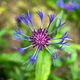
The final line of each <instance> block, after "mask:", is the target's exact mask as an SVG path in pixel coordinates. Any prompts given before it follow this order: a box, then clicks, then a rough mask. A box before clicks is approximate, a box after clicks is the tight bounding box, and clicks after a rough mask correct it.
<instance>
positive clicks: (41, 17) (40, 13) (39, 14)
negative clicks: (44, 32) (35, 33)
mask: <svg viewBox="0 0 80 80" xmlns="http://www.w3.org/2000/svg"><path fill="white" fill-rule="evenodd" d="M37 14H38V16H39V17H40V19H41V22H42V20H43V13H42V12H41V11H38V12H37Z"/></svg>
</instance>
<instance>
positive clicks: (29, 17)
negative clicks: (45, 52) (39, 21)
mask: <svg viewBox="0 0 80 80" xmlns="http://www.w3.org/2000/svg"><path fill="white" fill-rule="evenodd" d="M27 19H28V21H29V22H30V23H31V24H32V26H33V23H32V17H31V14H30V12H29V11H28V14H27Z"/></svg>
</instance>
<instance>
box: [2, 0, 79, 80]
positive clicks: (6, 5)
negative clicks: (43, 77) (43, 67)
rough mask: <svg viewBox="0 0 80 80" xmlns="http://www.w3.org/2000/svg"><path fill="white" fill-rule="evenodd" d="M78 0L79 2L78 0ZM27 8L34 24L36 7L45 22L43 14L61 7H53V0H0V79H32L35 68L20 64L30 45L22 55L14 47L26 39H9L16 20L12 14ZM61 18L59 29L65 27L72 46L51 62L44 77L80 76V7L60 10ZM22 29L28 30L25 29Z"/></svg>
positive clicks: (53, 79) (69, 78) (50, 79)
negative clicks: (62, 24) (58, 59)
mask: <svg viewBox="0 0 80 80" xmlns="http://www.w3.org/2000/svg"><path fill="white" fill-rule="evenodd" d="M66 1H67V0H65V2H66ZM78 2H79V4H80V1H78ZM28 10H30V12H31V14H32V16H33V20H34V23H35V25H36V26H38V25H39V17H38V16H37V15H36V11H38V10H41V11H43V12H44V13H45V14H46V15H45V20H44V22H45V25H46V24H47V23H48V17H47V15H48V14H50V13H54V14H55V16H56V15H57V14H58V13H60V11H61V10H62V9H60V8H58V7H57V5H56V0H0V80H35V68H33V69H31V70H29V68H28V69H27V68H26V66H27V64H25V65H23V64H22V63H23V62H24V61H25V60H27V59H28V56H29V54H30V53H31V50H32V49H31V50H26V51H25V52H24V54H22V55H21V54H19V53H18V51H17V50H16V47H20V46H26V45H27V44H29V43H27V42H25V41H23V42H22V41H16V40H14V39H13V33H14V30H15V29H16V24H17V23H16V21H15V18H16V16H18V15H21V14H22V13H27V12H28ZM63 21H66V24H65V25H64V26H65V28H64V29H63V32H64V31H66V30H68V31H69V37H70V38H72V41H70V42H69V43H70V46H71V47H72V50H71V51H70V52H71V53H70V54H69V53H68V55H66V57H60V58H61V59H60V61H56V62H55V64H53V65H52V66H51V71H50V74H49V76H48V80H80V9H79V10H76V11H66V10H64V16H63ZM36 28H38V27H36ZM23 30H24V32H26V31H27V33H29V32H28V29H27V30H25V28H23ZM32 53H33V51H32ZM60 53H61V52H60ZM32 67H33V66H32ZM45 73H46V72H45Z"/></svg>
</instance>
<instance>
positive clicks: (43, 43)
mask: <svg viewBox="0 0 80 80" xmlns="http://www.w3.org/2000/svg"><path fill="white" fill-rule="evenodd" d="M37 15H38V16H39V18H40V21H41V23H42V22H43V18H44V14H43V12H41V11H38V12H37ZM48 17H49V24H48V26H47V28H44V27H43V26H42V25H40V26H41V27H40V28H39V29H38V30H36V29H35V26H34V24H33V21H32V17H31V14H30V12H28V14H22V15H20V16H18V17H16V21H17V22H18V23H19V22H23V23H24V24H26V25H27V27H28V28H29V29H30V30H31V32H32V33H31V35H30V36H28V35H26V34H24V33H23V32H22V31H21V29H20V27H18V30H17V31H16V32H15V38H16V39H17V40H25V41H28V42H30V44H31V45H29V46H27V47H25V48H18V51H19V52H20V53H22V52H23V51H24V50H26V49H28V48H31V47H32V48H35V52H34V54H33V55H32V56H30V57H29V59H28V60H29V62H31V63H35V62H36V59H37V55H38V53H39V51H40V50H42V49H43V48H45V49H46V50H47V51H48V52H49V53H50V54H51V56H52V57H51V59H54V58H56V56H57V53H56V52H55V53H53V52H52V51H50V49H49V48H48V46H50V45H52V46H54V45H55V44H56V45H59V47H58V49H61V48H62V47H63V46H64V45H66V44H67V42H66V40H69V38H68V34H67V32H66V33H64V34H63V35H62V36H61V37H60V38H56V39H55V38H54V37H52V36H51V35H54V34H55V32H56V31H57V30H58V29H59V28H60V27H62V26H63V25H64V23H62V20H61V18H59V19H58V20H59V24H58V25H57V26H56V28H55V29H53V30H51V32H50V31H49V29H50V28H51V27H53V26H51V25H52V23H53V22H54V19H55V17H54V14H51V15H48ZM20 36H25V38H22V37H20ZM51 40H60V41H59V42H50V41H51ZM44 54H45V53H44Z"/></svg>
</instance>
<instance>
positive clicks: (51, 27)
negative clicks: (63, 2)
mask: <svg viewBox="0 0 80 80" xmlns="http://www.w3.org/2000/svg"><path fill="white" fill-rule="evenodd" d="M62 16H63V11H61V12H60V14H58V15H57V16H56V17H55V18H54V20H53V22H52V23H51V24H50V27H49V28H48V32H49V33H50V32H52V31H53V30H54V29H55V28H56V27H57V26H58V25H59V22H60V20H59V19H62ZM52 35H53V34H52Z"/></svg>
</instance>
